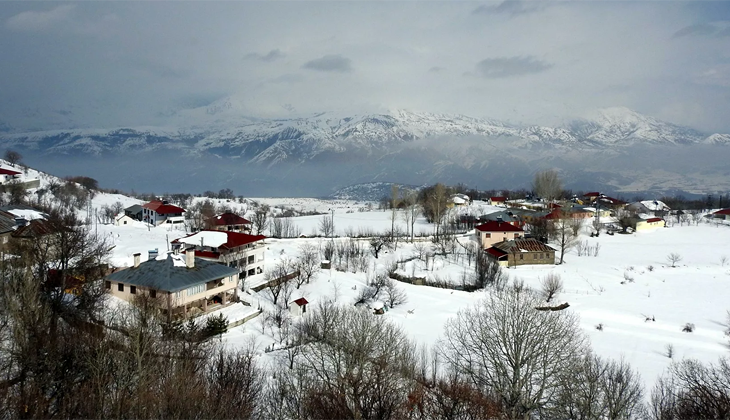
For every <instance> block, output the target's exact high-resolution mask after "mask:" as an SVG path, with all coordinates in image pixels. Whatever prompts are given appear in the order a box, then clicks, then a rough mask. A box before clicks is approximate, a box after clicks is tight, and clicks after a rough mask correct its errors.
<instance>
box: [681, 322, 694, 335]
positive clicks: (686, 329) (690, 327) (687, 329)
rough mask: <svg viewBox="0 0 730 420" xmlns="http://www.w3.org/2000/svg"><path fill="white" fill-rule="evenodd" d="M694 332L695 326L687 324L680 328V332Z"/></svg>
mask: <svg viewBox="0 0 730 420" xmlns="http://www.w3.org/2000/svg"><path fill="white" fill-rule="evenodd" d="M694 330H695V324H693V323H691V322H688V323H686V324H684V327H682V332H686V333H691V332H693V331H694Z"/></svg>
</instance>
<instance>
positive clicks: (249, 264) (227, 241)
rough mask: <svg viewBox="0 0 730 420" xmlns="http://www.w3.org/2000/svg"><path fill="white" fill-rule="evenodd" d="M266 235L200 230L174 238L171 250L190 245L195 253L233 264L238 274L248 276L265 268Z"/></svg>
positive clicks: (226, 263) (187, 247) (261, 271)
mask: <svg viewBox="0 0 730 420" xmlns="http://www.w3.org/2000/svg"><path fill="white" fill-rule="evenodd" d="M265 239H266V237H265V236H263V235H249V234H247V233H240V232H231V231H218V230H201V231H200V232H196V233H193V234H191V235H188V236H185V237H183V238H178V239H175V240H174V241H172V242H171V245H172V249H173V251H174V252H182V250H184V249H187V250H188V251H186V252H190V249H193V250H194V252H195V256H196V257H199V258H204V259H206V260H209V261H217V262H219V263H222V264H225V265H227V266H229V267H234V268H236V269H238V271H239V273H240V275H241V278H247V277H250V276H254V275H257V274H263V272H264V240H265Z"/></svg>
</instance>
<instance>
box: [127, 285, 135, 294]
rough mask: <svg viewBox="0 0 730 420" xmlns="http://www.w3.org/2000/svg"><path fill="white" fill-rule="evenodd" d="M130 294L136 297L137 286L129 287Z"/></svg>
mask: <svg viewBox="0 0 730 420" xmlns="http://www.w3.org/2000/svg"><path fill="white" fill-rule="evenodd" d="M129 293H131V294H133V295H136V294H137V286H129Z"/></svg>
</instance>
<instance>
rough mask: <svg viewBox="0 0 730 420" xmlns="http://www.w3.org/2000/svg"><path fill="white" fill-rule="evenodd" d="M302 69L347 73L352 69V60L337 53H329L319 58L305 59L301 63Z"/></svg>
mask: <svg viewBox="0 0 730 420" xmlns="http://www.w3.org/2000/svg"><path fill="white" fill-rule="evenodd" d="M302 68H303V69H309V70H317V71H328V72H339V73H348V72H351V71H352V61H351V60H350V59H349V58H347V57H343V56H341V55H339V54H329V55H325V56H324V57H321V58H316V59H314V60H311V61H307V62H306V63H304V65H302Z"/></svg>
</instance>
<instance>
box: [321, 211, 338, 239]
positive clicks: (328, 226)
mask: <svg viewBox="0 0 730 420" xmlns="http://www.w3.org/2000/svg"><path fill="white" fill-rule="evenodd" d="M319 232H320V233H321V234H322V236H324V237H325V238H330V237H332V236H334V233H335V224H334V222H333V220H332V216H330V215H328V214H327V215H324V216H322V218H320V219H319Z"/></svg>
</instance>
